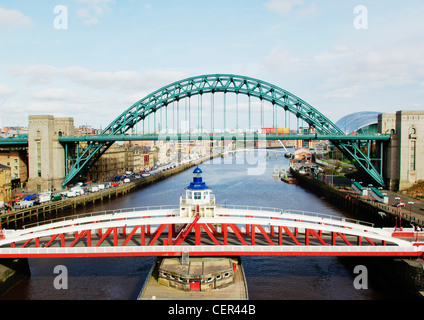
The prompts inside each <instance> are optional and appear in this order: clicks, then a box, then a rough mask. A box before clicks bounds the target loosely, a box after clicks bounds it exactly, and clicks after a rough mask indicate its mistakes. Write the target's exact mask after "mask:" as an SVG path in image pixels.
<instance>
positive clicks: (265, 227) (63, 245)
mask: <svg viewBox="0 0 424 320" xmlns="http://www.w3.org/2000/svg"><path fill="white" fill-rule="evenodd" d="M415 235H416V236H417V239H414V238H411V239H410V241H408V240H405V239H401V238H399V237H398V236H402V233H396V232H395V230H393V229H392V230H390V229H380V228H375V227H373V226H372V225H371V224H369V223H366V222H361V221H357V220H351V219H347V218H341V217H334V216H328V215H321V214H315V213H308V212H299V211H291V210H286V211H282V210H279V209H273V208H261V207H239V206H217V207H216V209H215V217H200V216H199V215H197V214H196V215H195V216H193V217H180V216H179V207H171V206H160V207H159V206H158V207H146V208H136V209H126V210H114V211H104V212H100V213H92V214H84V215H79V216H74V217H67V218H63V219H57V220H54V221H48V222H42V223H39V224H34V225H31V226H26V227H25V229H22V230H3V231H2V239H1V240H0V258H53V257H61V258H66V257H115V256H116V257H124V256H181V255H182V254H183V253H185V254H189V255H190V256H408V257H418V256H422V255H423V253H424V243H423V242H419V241H418V234H415V233H412V236H413V237H415ZM409 236H411V234H410V235H409ZM420 236H423V234H420Z"/></svg>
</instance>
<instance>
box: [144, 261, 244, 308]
mask: <svg viewBox="0 0 424 320" xmlns="http://www.w3.org/2000/svg"><path fill="white" fill-rule="evenodd" d="M191 259H195V260H193V261H192V262H193V265H192V267H191V268H190V267H189V266H190V265H187V266H184V265H182V263H181V262H179V261H177V260H180V259H175V258H164V259H159V260H158V261H157V263H155V265H154V266H153V267H152V270H151V271H150V274H149V275H148V277H147V278H146V282H145V284H144V286H143V288H142V290H141V292H140V294H139V296H138V300H248V298H249V297H248V290H247V283H246V279H245V276H244V270H243V266H242V264H241V261H240V259H235V258H232V259H227V260H231V261H232V262H236V268H235V269H234V278H233V281H232V282H231V283H227V285H225V286H223V287H220V288H219V289H210V288H206V286H205V285H203V284H202V287H201V289H200V290H190V289H189V290H184V289H183V288H176V287H171V286H169V285H168V284H166V283H164V281H163V280H161V277H160V276H159V273H160V270H161V268H162V267H165V268H167V269H172V268H173V269H175V270H177V269H179V271H180V272H183V273H184V272H188V274H187V276H188V277H190V276H193V277H194V278H196V277H199V275H200V274H202V271H200V270H199V267H200V269H203V273H204V274H206V273H208V272H209V271H212V273H213V271H216V270H217V269H219V268H220V265H219V264H222V263H224V260H223V259H221V261H217V260H216V259H210V258H190V260H191ZM168 260H169V261H168ZM164 262H165V263H164ZM165 265H166V266H165ZM190 269H192V271H191V272H190V271H189V270H190ZM205 280H207V279H206V278H205Z"/></svg>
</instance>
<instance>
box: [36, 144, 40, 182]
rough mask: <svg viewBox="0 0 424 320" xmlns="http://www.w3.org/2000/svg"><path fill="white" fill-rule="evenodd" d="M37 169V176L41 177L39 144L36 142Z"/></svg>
mask: <svg viewBox="0 0 424 320" xmlns="http://www.w3.org/2000/svg"><path fill="white" fill-rule="evenodd" d="M37 168H38V176H39V177H41V142H40V141H38V142H37Z"/></svg>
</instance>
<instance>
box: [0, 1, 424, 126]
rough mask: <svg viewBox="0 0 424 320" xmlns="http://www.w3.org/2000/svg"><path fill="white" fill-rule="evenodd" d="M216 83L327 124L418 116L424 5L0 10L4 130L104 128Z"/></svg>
mask: <svg viewBox="0 0 424 320" xmlns="http://www.w3.org/2000/svg"><path fill="white" fill-rule="evenodd" d="M216 73H225V74H237V75H244V76H249V77H253V78H257V79H260V80H263V81H266V82H270V83H272V84H274V85H276V86H278V87H281V88H283V89H285V90H287V91H289V92H291V93H293V94H294V95H296V96H298V97H300V98H302V99H303V100H305V101H306V102H308V103H309V104H310V105H312V106H313V107H314V108H316V109H317V110H319V111H320V112H321V113H323V114H324V115H326V116H327V117H328V118H329V119H330V120H332V121H333V122H336V121H337V120H339V119H340V118H342V117H343V116H345V115H347V114H350V113H353V112H358V111H378V112H382V113H394V112H396V111H398V110H424V1H422V0H408V1H404V0H343V1H339V0H320V1H318V0H226V1H223V0H215V1H202V0H197V1H195V0H180V1H175V0H173V1H171V0H146V1H145V0H60V1H56V0H43V1H33V0H1V1H0V120H1V121H0V126H27V125H28V116H29V115H54V116H56V117H73V118H74V119H75V125H77V126H78V125H90V126H93V127H96V128H99V127H103V128H104V127H106V126H107V125H108V124H109V123H110V122H111V121H112V120H114V119H115V118H116V117H118V116H119V115H120V114H121V113H122V112H123V111H125V110H126V109H127V108H128V107H130V106H131V105H132V104H134V103H135V102H137V101H139V100H141V99H142V98H144V97H145V96H146V95H148V94H149V93H151V92H153V91H155V90H157V89H159V88H161V87H163V86H165V85H167V84H170V83H173V82H175V81H178V80H182V79H184V78H187V77H191V76H197V75H204V74H216Z"/></svg>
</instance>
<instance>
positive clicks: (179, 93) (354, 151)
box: [63, 74, 384, 186]
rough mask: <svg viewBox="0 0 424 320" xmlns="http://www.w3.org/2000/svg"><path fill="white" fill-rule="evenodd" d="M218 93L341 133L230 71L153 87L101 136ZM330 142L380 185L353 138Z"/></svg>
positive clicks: (294, 100) (87, 158)
mask: <svg viewBox="0 0 424 320" xmlns="http://www.w3.org/2000/svg"><path fill="white" fill-rule="evenodd" d="M218 92H223V93H235V94H237V95H238V94H242V95H247V96H248V97H249V98H250V97H255V98H258V99H260V100H262V101H268V102H270V103H271V104H272V105H273V106H276V107H279V108H281V109H283V110H284V111H285V112H289V113H290V114H293V115H295V116H296V117H297V118H298V119H302V120H303V121H305V122H306V123H307V124H309V125H310V126H311V127H313V128H315V130H316V131H317V132H318V133H323V134H334V135H336V136H337V135H338V134H340V135H343V131H342V130H341V129H340V128H338V127H337V126H336V125H335V124H334V123H333V122H332V121H330V120H329V119H328V118H327V117H326V116H324V115H323V114H322V113H321V112H319V111H318V110H317V109H315V108H314V107H312V106H311V105H310V104H308V103H307V102H305V101H304V100H302V99H300V98H299V97H297V96H295V95H294V94H292V93H290V92H288V91H286V90H284V89H282V88H280V87H278V86H276V85H273V84H270V83H268V82H265V81H262V80H258V79H254V78H250V77H246V76H240V75H231V74H212V75H202V76H196V77H191V78H187V79H184V80H181V81H177V82H174V83H172V84H170V85H167V86H165V87H163V88H161V89H159V90H156V91H155V92H153V93H151V94H149V95H147V96H146V97H145V98H143V99H142V100H140V101H138V102H136V103H135V104H133V105H132V106H131V107H130V108H128V109H127V110H125V111H124V112H123V113H122V114H121V115H120V116H118V117H117V118H116V119H115V120H114V121H112V122H111V123H110V124H109V125H108V126H107V127H106V128H105V129H104V130H103V132H102V133H101V135H102V136H104V137H105V138H107V137H112V136H119V135H124V134H126V133H127V132H129V131H130V130H131V129H132V128H134V127H135V126H136V124H137V123H139V122H140V121H143V120H144V119H146V118H147V117H148V116H149V115H151V114H154V113H156V112H157V111H158V110H160V109H161V108H163V107H166V106H168V105H169V104H171V103H173V102H175V101H177V102H178V101H180V100H182V99H185V98H190V97H193V96H196V95H203V94H207V93H211V94H214V93H218ZM331 142H332V143H333V144H334V145H335V146H336V147H337V148H338V149H339V150H340V151H341V152H342V153H343V154H344V155H345V156H346V157H347V158H348V159H350V160H351V161H352V163H353V164H354V165H355V166H356V167H357V168H358V169H359V170H360V171H362V172H364V173H365V174H366V175H368V176H369V177H370V178H371V179H370V180H372V181H374V182H375V183H376V184H377V185H379V186H384V181H383V178H382V175H381V173H380V172H378V171H377V170H376V169H375V167H374V166H373V164H372V162H371V160H370V158H369V157H368V156H366V155H364V154H363V153H362V151H361V150H360V148H359V147H358V145H357V143H356V142H355V141H341V140H337V139H334V140H331ZM112 144H113V141H106V142H88V144H87V147H86V148H85V149H84V151H83V152H82V153H81V154H79V155H78V156H77V158H76V159H74V160H73V161H72V163H71V164H69V163H67V165H66V167H67V172H66V178H65V181H64V183H63V186H66V185H67V184H69V183H70V182H71V181H74V180H76V179H78V177H79V176H81V175H83V174H85V173H86V172H87V171H88V170H89V169H90V168H91V166H92V165H93V164H94V163H95V162H96V161H97V160H98V159H99V158H100V157H101V155H103V154H104V153H105V152H106V151H107V149H108V148H109V147H110V146H111V145H112Z"/></svg>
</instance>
